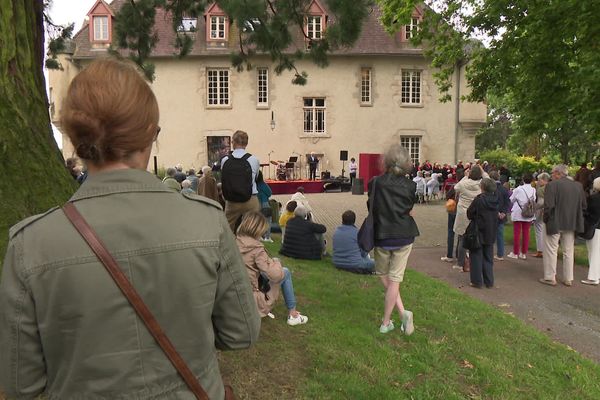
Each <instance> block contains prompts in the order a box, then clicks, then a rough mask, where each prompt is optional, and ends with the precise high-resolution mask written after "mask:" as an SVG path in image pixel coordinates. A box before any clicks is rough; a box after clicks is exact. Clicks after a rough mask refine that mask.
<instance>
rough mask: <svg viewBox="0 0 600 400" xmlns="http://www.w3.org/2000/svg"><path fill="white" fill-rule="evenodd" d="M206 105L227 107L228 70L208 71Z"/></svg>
mask: <svg viewBox="0 0 600 400" xmlns="http://www.w3.org/2000/svg"><path fill="white" fill-rule="evenodd" d="M207 75H208V93H207V95H208V105H209V106H212V107H219V106H228V105H229V70H227V69H209V70H208V74H207Z"/></svg>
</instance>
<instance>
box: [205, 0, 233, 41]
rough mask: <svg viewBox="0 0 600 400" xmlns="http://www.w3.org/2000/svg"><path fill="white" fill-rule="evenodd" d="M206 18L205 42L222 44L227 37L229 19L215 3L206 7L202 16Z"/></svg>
mask: <svg viewBox="0 0 600 400" xmlns="http://www.w3.org/2000/svg"><path fill="white" fill-rule="evenodd" d="M204 17H205V18H206V40H207V41H209V42H224V41H226V40H227V38H228V36H229V18H227V15H226V14H225V12H224V11H223V10H221V8H220V7H219V5H218V4H217V3H213V4H212V5H211V6H209V7H208V9H207V10H206V13H205V14H204Z"/></svg>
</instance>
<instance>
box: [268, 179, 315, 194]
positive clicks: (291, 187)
mask: <svg viewBox="0 0 600 400" xmlns="http://www.w3.org/2000/svg"><path fill="white" fill-rule="evenodd" d="M265 182H266V183H267V185H269V187H270V188H271V191H272V192H273V194H294V193H296V189H298V187H299V186H303V187H304V193H323V181H321V180H320V179H317V180H315V181H309V180H306V179H301V180H293V181H274V180H271V179H267V180H266V181H265Z"/></svg>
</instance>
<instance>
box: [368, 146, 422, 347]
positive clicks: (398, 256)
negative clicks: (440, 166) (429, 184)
mask: <svg viewBox="0 0 600 400" xmlns="http://www.w3.org/2000/svg"><path fill="white" fill-rule="evenodd" d="M383 164H384V165H383V166H384V171H385V172H384V174H383V175H381V176H376V177H374V178H373V179H371V180H370V181H369V200H368V201H367V207H368V206H369V205H370V202H373V210H372V212H373V224H374V228H375V271H376V273H377V274H378V275H379V276H380V278H381V283H382V284H383V286H384V287H385V302H384V313H383V320H382V321H381V325H380V327H379V332H380V333H388V332H390V331H392V330H393V329H394V323H393V321H392V320H391V317H392V312H393V311H394V308H397V309H398V313H399V315H400V319H401V321H402V326H401V328H402V330H403V331H404V333H405V334H406V335H411V334H412V333H413V331H414V326H413V313H412V312H411V311H408V310H406V309H405V308H404V303H403V302H402V298H401V297H400V283H401V282H402V281H403V280H404V271H405V270H406V264H407V262H408V256H409V255H410V252H411V250H412V244H413V242H414V240H415V237H416V236H419V229H418V228H417V224H416V222H415V220H414V219H413V217H412V209H413V206H414V204H415V193H416V189H417V185H416V183H414V182H413V181H411V180H410V179H409V178H407V177H406V174H407V173H408V172H409V171H410V167H411V164H410V158H409V155H408V151H407V150H406V149H405V148H404V147H402V146H401V145H400V144H399V143H395V144H393V145H391V146H389V147H388V149H387V151H386V152H385V154H384V156H383Z"/></svg>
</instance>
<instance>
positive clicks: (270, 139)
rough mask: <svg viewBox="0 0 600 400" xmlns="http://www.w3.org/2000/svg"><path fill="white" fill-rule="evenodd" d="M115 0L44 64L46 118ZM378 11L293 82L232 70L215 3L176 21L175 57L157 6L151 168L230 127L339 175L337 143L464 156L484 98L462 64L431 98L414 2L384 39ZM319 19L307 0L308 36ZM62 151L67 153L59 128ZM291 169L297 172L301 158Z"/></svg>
mask: <svg viewBox="0 0 600 400" xmlns="http://www.w3.org/2000/svg"><path fill="white" fill-rule="evenodd" d="M123 2H124V0H114V1H113V3H112V4H108V3H106V2H105V1H104V0H98V1H97V2H96V3H95V4H94V6H93V7H92V9H91V10H90V11H89V13H88V14H87V18H86V22H85V24H84V25H83V27H82V28H81V30H80V31H79V32H78V33H77V34H76V35H75V36H74V38H73V43H72V46H71V48H70V50H69V51H67V52H65V54H62V55H60V61H61V63H62V65H63V68H64V69H63V70H62V71H50V74H49V81H50V97H51V99H50V101H51V104H52V107H51V113H52V119H53V122H54V123H55V124H57V125H58V117H59V115H60V104H61V102H62V99H63V98H64V96H65V93H66V89H67V87H68V84H69V82H70V81H71V80H72V79H73V77H74V76H75V75H76V74H77V73H78V72H79V71H80V70H81V68H83V67H84V66H85V65H86V64H87V63H89V62H90V61H91V60H93V59H94V58H97V57H102V56H105V55H106V54H107V49H108V47H109V45H110V44H111V43H113V42H114V40H115V38H114V34H113V32H114V29H113V20H114V15H115V13H116V12H117V11H118V9H119V7H120V6H121V4H123ZM379 16H380V13H379V10H378V9H377V8H374V9H373V11H372V12H371V14H370V15H369V17H368V19H367V21H366V22H365V25H364V27H363V31H362V34H361V36H360V38H359V39H358V41H357V42H356V43H355V44H354V46H353V47H352V48H347V49H342V50H338V51H335V52H333V54H331V55H330V56H329V61H330V64H329V66H328V67H327V68H319V67H317V66H315V65H313V64H312V63H310V62H307V61H306V62H305V61H301V62H298V64H297V67H298V70H300V71H302V70H304V71H306V72H307V73H308V83H307V84H306V85H305V86H298V85H293V84H292V83H291V80H292V78H293V76H292V74H291V73H289V72H283V73H282V74H281V75H277V74H275V72H274V68H273V65H272V63H271V61H270V58H269V57H266V56H257V57H256V58H255V59H254V61H253V64H254V66H255V68H254V69H252V70H250V71H243V72H238V71H236V69H235V68H233V67H232V66H231V62H230V56H229V54H230V52H231V51H232V50H234V49H235V46H237V45H238V42H237V39H236V38H237V37H238V33H237V32H238V31H237V29H238V27H236V26H232V24H230V23H229V20H228V18H227V16H226V15H225V13H223V12H222V11H221V10H220V9H219V7H218V6H217V5H215V4H213V5H211V6H209V7H208V8H207V10H206V11H205V14H204V16H201V17H199V18H197V19H184V21H183V23H182V26H181V27H180V29H181V30H185V31H187V33H188V34H191V35H193V37H194V38H195V43H194V47H193V49H192V51H191V53H190V54H189V55H188V56H187V57H185V58H183V59H178V58H176V57H174V53H175V50H174V48H173V45H172V44H173V42H174V39H175V35H176V34H177V33H175V32H173V30H172V28H171V21H170V19H169V18H168V16H166V15H165V12H164V11H163V10H158V11H157V15H156V30H157V32H158V34H159V42H158V44H157V46H156V48H155V50H154V52H153V54H152V57H151V62H152V63H154V64H155V67H156V79H155V81H154V82H153V83H152V88H153V90H154V92H155V93H156V96H157V98H158V102H159V107H160V111H161V116H160V126H161V128H162V130H161V135H160V138H159V141H158V146H155V147H154V149H153V155H154V156H156V157H157V161H158V165H159V166H163V167H166V166H172V165H175V164H183V165H184V167H185V168H188V167H195V168H196V169H197V170H198V169H199V168H200V167H202V166H203V165H207V164H210V163H212V162H214V161H215V160H216V159H218V157H219V152H223V151H224V150H225V149H224V148H226V147H227V146H228V144H229V138H230V137H231V135H232V134H233V132H235V131H236V130H238V129H241V130H244V131H246V132H248V134H249V135H250V143H249V146H248V151H250V152H251V153H253V154H255V155H256V156H257V157H259V159H260V160H261V162H263V163H267V162H268V161H269V160H281V161H284V160H287V159H288V158H289V157H290V156H294V155H297V156H299V158H300V161H301V162H303V161H305V157H306V155H307V154H309V153H310V152H311V151H314V152H315V153H317V154H319V155H321V162H320V166H319V169H320V170H325V169H327V170H329V171H331V173H332V174H334V175H338V174H340V173H341V169H342V162H341V161H340V151H341V150H347V151H348V153H349V157H355V158H356V159H358V155H359V154H360V153H381V152H382V151H383V150H384V148H385V146H386V144H388V143H390V142H391V141H400V142H401V143H402V144H403V145H405V146H406V147H407V148H408V149H409V150H410V154H411V157H412V158H413V159H414V160H418V161H420V162H423V161H425V160H426V159H427V160H431V161H439V162H448V163H454V162H456V161H457V160H458V159H466V160H470V159H472V158H473V157H474V152H475V132H476V130H477V129H478V128H479V127H480V126H481V125H482V124H483V123H485V118H486V106H485V105H484V104H481V103H467V102H461V101H459V100H458V99H459V98H460V97H461V96H463V95H465V94H467V93H468V90H469V89H468V88H467V85H466V80H465V78H464V76H465V75H464V73H465V69H464V66H461V67H457V69H456V71H455V73H454V84H455V89H453V93H452V95H453V96H452V101H451V102H447V103H441V102H439V101H438V99H439V97H440V93H439V92H438V90H437V88H436V86H435V84H434V81H433V77H432V71H431V68H430V66H429V62H428V60H426V59H425V58H424V56H423V52H422V50H421V49H419V48H415V47H413V46H412V45H411V43H410V40H409V39H410V35H411V31H412V30H413V29H417V28H418V24H419V21H420V19H421V18H422V15H421V13H420V12H419V10H418V9H415V12H414V15H413V19H412V21H411V24H410V25H408V26H405V27H403V28H402V29H401V30H400V32H398V33H397V34H395V35H393V36H391V35H389V34H388V33H386V32H385V31H384V29H383V27H382V25H381V23H380V21H379ZM327 22H328V15H327V10H326V8H325V7H324V6H323V5H322V4H320V2H319V1H318V0H314V1H313V2H312V4H311V7H310V10H309V12H308V16H307V17H306V25H305V29H306V33H307V35H308V36H309V37H312V38H314V39H319V38H320V37H321V35H322V34H323V32H324V31H325V30H326V29H327ZM295 42H296V45H297V47H298V48H305V47H306V45H307V41H306V40H305V39H304V36H303V35H302V32H300V30H299V32H298V33H297V37H296V40H295ZM58 128H59V129H60V126H59V125H58ZM63 153H64V156H65V157H70V156H72V154H73V148H72V146H71V145H70V143H69V141H68V138H67V137H66V136H65V135H63ZM265 173H267V172H266V171H265ZM299 173H300V174H302V176H303V177H304V176H306V165H305V162H303V164H302V166H301V172H299ZM270 175H271V176H273V175H274V173H273V170H271V172H270Z"/></svg>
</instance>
